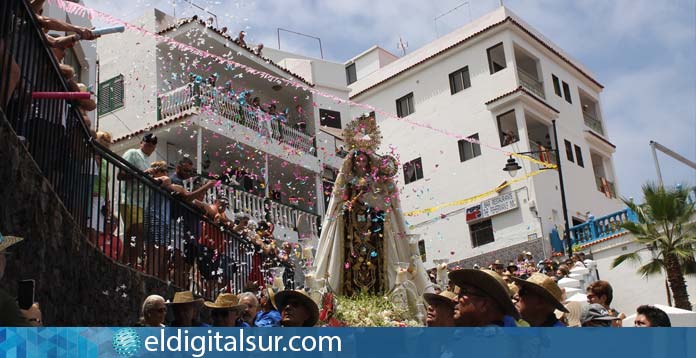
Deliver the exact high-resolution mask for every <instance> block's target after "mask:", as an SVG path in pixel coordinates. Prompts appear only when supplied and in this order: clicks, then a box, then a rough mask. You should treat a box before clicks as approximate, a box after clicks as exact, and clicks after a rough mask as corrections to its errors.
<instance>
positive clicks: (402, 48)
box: [396, 36, 408, 56]
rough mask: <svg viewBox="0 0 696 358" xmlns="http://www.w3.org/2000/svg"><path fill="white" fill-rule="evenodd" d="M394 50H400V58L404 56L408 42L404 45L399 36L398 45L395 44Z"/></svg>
mask: <svg viewBox="0 0 696 358" xmlns="http://www.w3.org/2000/svg"><path fill="white" fill-rule="evenodd" d="M396 48H397V49H399V50H401V52H402V56H406V49H407V48H408V42H406V43H404V40H403V39H402V38H401V36H399V43H398V44H396Z"/></svg>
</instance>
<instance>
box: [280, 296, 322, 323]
mask: <svg viewBox="0 0 696 358" xmlns="http://www.w3.org/2000/svg"><path fill="white" fill-rule="evenodd" d="M291 298H294V299H297V300H298V301H300V303H301V304H302V305H303V306H305V308H307V310H308V311H309V319H307V320H306V321H305V322H304V324H303V325H302V326H304V327H312V326H314V325H315V324H317V321H318V320H319V307H318V306H317V304H316V303H315V302H314V300H312V299H311V298H310V297H309V295H307V292H305V290H295V291H293V290H285V291H280V292H278V293H277V294H276V295H275V301H276V304H277V305H276V307H277V308H278V310H279V311H282V310H283V308H285V306H286V305H287V301H288V300H289V299H291Z"/></svg>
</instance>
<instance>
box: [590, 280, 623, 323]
mask: <svg viewBox="0 0 696 358" xmlns="http://www.w3.org/2000/svg"><path fill="white" fill-rule="evenodd" d="M613 299H614V289H613V288H612V287H611V285H610V284H609V282H607V281H602V280H599V281H595V282H592V283H591V284H590V285H589V286H587V302H588V303H590V304H592V303H596V304H600V305H602V307H604V308H605V309H606V310H607V311H608V312H609V315H610V316H612V317H617V318H618V319H617V320H615V321H614V322H613V326H614V327H621V325H622V321H623V319H624V318H626V315H625V314H623V313H621V312H619V311H618V310H616V309H614V308H612V307H611V306H610V305H611V301H612V300H613Z"/></svg>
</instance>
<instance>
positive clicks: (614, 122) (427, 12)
mask: <svg viewBox="0 0 696 358" xmlns="http://www.w3.org/2000/svg"><path fill="white" fill-rule="evenodd" d="M84 1H85V3H86V5H87V6H88V7H93V8H95V9H97V10H101V11H105V12H108V13H110V14H113V15H114V16H117V17H119V18H122V19H125V20H131V19H133V18H135V17H138V16H139V15H140V14H142V13H143V11H144V10H145V9H146V8H150V7H153V6H155V7H157V8H159V9H161V10H163V11H165V12H168V13H173V12H174V11H176V15H177V17H183V16H190V15H193V14H199V15H201V16H204V15H205V13H204V11H201V10H198V9H196V8H195V7H193V6H191V5H190V4H188V3H187V2H185V1H181V0H177V1H174V0H144V1H141V0H128V1H124V0H121V1H110V0H84ZM124 3H128V6H123V5H124ZM194 3H195V4H197V5H199V6H200V7H202V8H205V9H206V10H208V11H211V12H213V13H215V14H216V15H217V16H218V20H219V24H220V26H227V27H228V28H229V29H230V31H231V32H237V31H238V30H241V29H244V30H246V31H247V33H248V36H247V39H248V40H249V41H248V42H250V43H257V42H262V43H264V44H265V45H266V46H269V47H277V37H276V29H277V28H278V27H281V28H285V29H290V30H293V31H297V32H303V33H307V34H310V35H314V36H318V37H321V39H322V45H323V49H324V57H325V58H326V59H328V60H335V61H340V62H343V61H345V60H347V59H349V58H351V57H353V56H355V55H356V54H358V53H360V52H362V51H363V50H365V49H367V48H369V47H370V46H372V45H375V44H377V45H380V46H382V47H383V48H385V49H387V50H389V51H392V52H394V53H395V54H398V53H399V52H398V50H397V48H396V44H397V42H398V41H399V38H400V37H401V38H403V39H404V41H406V42H408V45H409V49H410V50H414V49H416V48H418V47H420V46H422V45H424V44H426V43H428V42H430V41H432V40H434V39H435V38H436V37H437V35H438V34H439V35H443V34H445V33H447V32H449V31H451V30H453V29H455V28H457V27H459V26H462V25H463V24H465V23H467V22H469V21H470V20H472V19H475V18H477V17H479V16H481V15H483V14H485V13H487V12H489V11H492V10H494V9H495V8H496V7H498V6H499V0H470V1H468V2H466V1H462V0H438V1H415V0H402V1H386V0H382V1H374V0H333V1H318V0H283V1H279V0H275V1H262V0H259V1H248V0H246V1H232V0H229V1H228V0H207V1H204V0H197V1H196V0H194ZM504 3H505V6H507V7H509V8H510V9H511V10H512V11H514V12H515V13H516V14H517V15H519V16H520V17H522V18H523V19H524V20H525V21H526V22H527V23H529V24H531V25H532V26H533V27H535V28H536V29H537V30H539V31H540V32H541V33H543V34H544V36H546V37H547V38H549V39H551V40H552V41H553V42H555V43H556V44H557V45H559V46H560V47H561V48H563V49H564V50H565V51H566V52H568V53H569V54H570V55H571V56H573V57H574V58H576V59H577V60H579V61H580V62H582V63H583V64H584V65H585V66H586V67H588V68H589V69H590V70H591V71H592V72H593V73H595V74H596V77H597V78H598V80H599V81H600V82H601V83H602V84H603V85H604V86H605V89H604V92H603V93H602V97H601V102H602V111H603V118H604V120H605V123H606V125H607V127H608V132H609V136H610V139H611V141H612V142H613V143H614V144H616V146H617V150H616V154H615V156H614V165H615V169H616V174H617V177H618V182H619V188H620V189H619V190H620V192H621V195H623V196H625V197H629V196H632V197H635V198H636V199H639V198H641V194H640V186H641V184H642V183H644V182H646V181H648V180H656V178H657V176H656V173H655V167H654V165H653V160H652V156H651V153H650V148H649V146H648V143H649V141H650V140H655V141H657V142H659V143H661V144H663V145H665V146H667V147H669V148H671V149H672V150H674V151H676V152H678V153H680V154H681V155H683V156H685V157H687V158H688V159H690V160H692V161H696V69H695V68H694V64H696V0H666V1H660V2H655V1H649V0H611V1H607V0H582V1H568V0H507V1H504ZM459 5H461V6H460V7H459V8H458V9H456V10H454V11H452V12H450V13H449V14H447V15H445V16H443V17H441V18H440V19H439V20H438V21H437V22H435V21H433V19H434V18H435V17H437V16H438V15H440V14H443V13H446V12H448V11H450V10H451V9H453V8H455V7H457V6H459ZM205 16H206V17H207V15H205ZM281 45H282V48H283V49H284V50H291V51H298V52H301V53H304V54H307V55H311V56H316V57H318V56H319V48H318V44H317V43H316V40H309V39H305V38H302V37H299V36H294V35H290V34H287V33H282V34H281ZM658 157H659V160H660V166H661V169H662V175H663V179H664V181H665V184H668V185H669V184H676V183H685V184H688V185H692V186H693V185H696V171H695V170H692V169H690V168H688V167H686V166H685V165H683V164H681V163H679V162H677V161H675V160H673V159H671V158H669V157H667V156H664V155H661V154H658Z"/></svg>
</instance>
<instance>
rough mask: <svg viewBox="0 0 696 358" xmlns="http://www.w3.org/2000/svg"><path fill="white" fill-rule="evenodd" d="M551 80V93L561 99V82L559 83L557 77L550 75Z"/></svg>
mask: <svg viewBox="0 0 696 358" xmlns="http://www.w3.org/2000/svg"><path fill="white" fill-rule="evenodd" d="M551 79H552V80H553V91H554V92H555V93H556V96H558V97H563V94H562V93H561V82H559V80H558V77H556V75H553V74H552V75H551Z"/></svg>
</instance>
